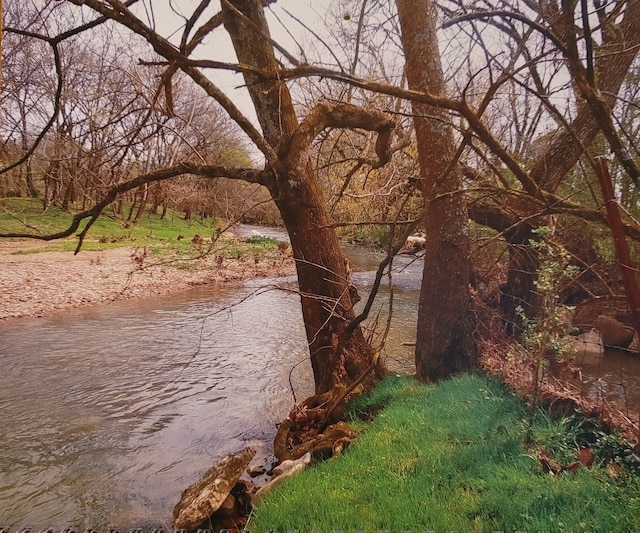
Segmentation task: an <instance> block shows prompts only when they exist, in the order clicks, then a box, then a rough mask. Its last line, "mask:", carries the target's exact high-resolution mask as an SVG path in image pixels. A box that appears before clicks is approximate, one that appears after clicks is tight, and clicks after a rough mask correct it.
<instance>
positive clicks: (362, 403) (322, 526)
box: [246, 374, 640, 532]
mask: <svg viewBox="0 0 640 533" xmlns="http://www.w3.org/2000/svg"><path fill="white" fill-rule="evenodd" d="M392 380H395V381H396V382H397V383H399V384H400V385H399V386H397V385H394V384H393V382H392V384H391V386H388V383H387V384H385V383H384V382H383V383H382V387H381V389H382V390H378V389H374V391H373V392H372V393H371V394H370V395H368V396H366V397H364V398H360V399H358V400H356V402H357V406H356V407H354V408H353V409H352V413H353V412H359V414H360V415H365V416H366V415H367V414H369V412H370V414H372V415H373V416H375V418H374V420H373V422H370V423H367V424H366V425H365V426H364V428H363V430H364V431H363V435H362V436H361V437H360V438H359V439H358V441H356V444H355V445H354V446H355V448H354V453H353V454H351V452H348V453H347V455H345V456H343V457H340V458H337V459H333V460H331V461H327V462H323V463H319V464H317V465H316V466H317V468H312V469H310V470H307V471H306V472H305V473H303V474H302V475H300V476H296V477H295V478H293V479H291V480H288V481H287V483H285V484H282V485H281V486H280V487H278V488H277V489H275V490H274V492H273V493H270V494H268V495H266V496H265V498H264V499H263V500H261V503H260V504H259V505H258V507H257V508H256V509H254V511H253V512H252V515H251V518H250V520H249V523H248V524H247V526H246V531H263V530H265V531H267V530H272V531H291V530H298V531H301V532H302V531H335V530H341V531H358V530H361V531H365V530H366V531H380V530H387V531H396V530H397V531H407V530H414V531H416V530H420V531H422V530H430V531H451V530H456V531H466V530H468V531H492V530H500V531H527V530H534V531H539V530H540V531H561V530H566V529H567V528H568V530H573V531H586V530H590V531H596V530H599V529H603V524H602V520H601V521H600V523H599V524H595V525H594V524H593V523H589V524H586V523H585V524H584V527H582V528H580V527H578V529H576V528H575V525H579V524H573V523H569V522H568V521H565V522H564V524H565V525H564V526H563V525H562V524H563V522H562V521H563V519H565V520H566V514H568V513H565V517H564V518H563V516H562V513H561V512H559V513H557V514H556V516H555V518H552V520H556V521H557V522H556V525H555V526H554V525H553V524H552V523H546V524H537V525H535V527H533V525H532V524H525V523H524V520H523V521H522V522H520V523H514V522H513V521H512V522H511V523H510V524H508V523H505V522H502V523H499V522H500V520H501V518H500V514H499V509H500V506H504V507H505V508H509V506H510V505H511V502H510V501H508V500H509V499H510V498H512V497H515V496H516V494H517V491H516V492H513V491H514V490H515V489H516V488H517V485H518V483H524V482H525V479H526V478H527V476H528V475H529V474H531V473H529V474H525V475H524V476H523V477H521V478H520V477H518V472H514V475H515V476H516V477H515V478H514V479H513V480H511V481H510V480H508V479H506V474H505V475H504V476H502V475H501V474H499V475H497V476H496V479H495V480H494V481H495V482H496V484H497V485H501V484H504V485H505V486H504V487H502V489H504V490H505V493H504V494H503V496H504V498H503V499H502V500H503V501H501V498H494V501H493V505H495V506H496V507H495V508H493V511H492V512H493V513H496V517H495V518H496V519H497V521H496V522H495V523H487V522H486V521H485V522H484V523H482V521H480V522H478V521H475V522H474V521H473V520H470V521H467V522H465V521H464V520H462V521H461V522H456V521H455V520H454V518H455V517H456V516H461V515H462V514H463V512H465V509H464V505H467V504H469V502H468V501H466V502H465V501H462V500H465V499H468V498H464V496H465V495H464V494H460V495H459V496H461V497H462V500H461V499H460V498H454V497H453V496H455V495H453V494H452V495H451V496H452V498H451V500H450V501H451V502H454V501H456V502H458V503H457V504H455V505H453V506H452V507H453V509H447V508H446V507H447V503H446V502H447V500H446V498H445V499H444V500H443V499H442V498H441V499H440V500H438V502H439V503H435V500H437V497H436V495H435V494H433V493H432V492H431V493H429V494H430V495H431V496H430V498H429V499H425V500H424V502H423V503H424V505H422V507H425V506H435V507H436V508H437V510H436V514H437V513H438V512H441V513H444V512H445V511H449V514H448V515H447V516H448V518H445V519H444V521H440V522H428V523H425V522H422V521H421V522H419V523H418V522H416V521H415V517H416V516H424V513H423V515H421V514H420V513H421V512H423V510H422V509H420V507H421V506H420V505H419V500H420V493H421V491H424V489H425V488H428V487H430V486H431V485H430V484H429V483H426V484H425V483H422V484H421V485H420V487H422V488H421V489H420V488H418V486H415V487H413V485H411V483H412V480H414V479H416V478H418V477H419V476H420V475H422V474H421V473H423V472H424V471H425V470H428V469H430V468H431V469H433V470H437V468H438V467H437V465H440V466H439V468H440V469H441V471H440V472H439V473H438V475H440V476H441V477H443V478H444V479H448V480H449V481H450V483H451V484H456V483H458V484H460V486H462V487H466V488H465V489H464V490H465V491H467V492H468V491H470V493H468V494H466V495H467V496H468V497H469V498H471V499H473V498H475V497H478V498H482V497H485V496H486V493H487V492H488V491H489V490H490V489H491V487H490V485H491V483H490V482H489V483H487V482H486V480H485V478H484V477H483V473H484V474H487V472H488V470H487V468H489V467H490V466H491V464H492V463H491V462H490V461H489V460H488V459H486V458H485V459H486V464H483V460H482V458H483V457H484V455H483V454H482V453H479V454H477V456H476V455H474V457H473V458H470V462H469V461H467V460H466V459H464V458H462V459H460V454H462V455H464V454H466V453H468V450H469V449H470V448H469V447H473V446H477V445H480V446H484V441H487V440H488V441H490V443H489V445H490V446H495V447H497V448H501V447H502V446H506V444H504V443H502V440H505V439H506V440H511V441H513V442H512V443H511V444H516V443H517V444H518V445H522V442H524V439H525V435H526V428H523V427H521V425H519V423H518V421H520V422H522V420H526V419H527V418H528V415H527V414H526V409H525V402H524V401H522V398H521V397H519V396H518V395H517V394H515V393H514V392H513V391H512V390H511V389H510V388H509V387H507V386H506V385H505V384H504V382H502V381H500V380H498V379H496V378H495V377H492V376H489V375H486V374H467V375H463V376H457V377H455V378H452V379H451V380H446V381H443V382H439V383H438V384H435V385H424V384H420V383H418V382H417V381H415V380H412V379H411V378H409V377H406V376H405V377H401V376H392ZM465 380H476V381H478V383H480V385H476V386H475V394H470V393H469V390H466V391H464V392H463V393H460V392H457V391H456V390H455V387H456V385H455V384H456V383H460V382H461V381H465ZM442 390H448V391H449V392H447V393H440V392H438V394H440V396H442V395H443V394H444V395H445V396H446V395H448V398H447V402H445V403H448V405H445V408H444V409H443V406H442V405H438V404H437V402H436V401H435V400H434V398H433V396H431V395H432V394H434V391H442ZM424 391H428V395H429V401H428V402H427V401H424V402H422V404H420V405H417V403H419V399H420V398H422V397H423V396H425V392H424ZM478 402H479V403H485V404H487V405H489V406H490V407H491V408H492V407H494V406H500V405H505V406H506V407H505V409H504V410H503V411H502V412H501V416H493V417H489V418H490V419H489V418H487V420H486V422H487V424H488V425H487V427H484V425H483V424H484V422H485V420H483V417H482V416H481V413H480V412H476V410H477V404H478ZM516 403H518V406H517V407H518V408H517V409H516V410H517V411H518V412H517V413H516V414H515V415H514V413H513V412H512V411H514V409H511V408H509V406H511V404H514V405H515V404H516ZM427 406H428V407H427ZM352 407H353V406H352ZM425 407H427V408H426V409H425ZM390 408H393V409H395V410H396V411H398V410H399V409H402V410H406V411H407V412H408V411H410V410H411V411H412V412H411V413H408V414H406V413H405V414H403V415H398V413H394V414H393V415H392V414H391V413H390V412H389V409H390ZM451 409H453V410H454V411H456V412H457V413H458V414H457V415H456V414H455V413H450V412H449V414H448V415H447V414H446V413H445V416H442V417H440V418H439V419H438V416H437V415H434V414H433V413H429V414H428V415H425V414H424V413H422V412H421V411H425V412H426V411H429V410H435V411H436V412H440V411H447V410H451ZM498 410H500V409H498ZM470 412H475V413H476V414H475V415H471V416H469V413H470ZM465 413H467V416H465ZM399 416H403V417H404V418H403V419H401V420H400V421H398V417H399ZM421 416H425V418H429V420H428V421H427V422H423V421H420V420H417V419H418V418H419V417H421ZM543 422H544V423H547V422H548V423H549V424H552V423H553V424H557V426H558V427H561V426H562V424H563V423H564V422H562V421H560V422H551V419H548V420H545V421H543ZM476 425H477V426H478V428H475V426H476ZM470 426H473V428H472V429H473V430H477V431H476V433H474V431H470V430H469V427H470ZM489 426H490V427H489ZM443 428H446V429H445V430H443ZM425 430H427V431H428V434H427V433H424V431H425ZM483 432H484V433H483ZM372 433H375V434H376V435H379V437H377V436H376V435H372ZM458 433H462V434H463V435H462V436H461V435H460V434H458ZM433 434H435V435H440V436H441V437H442V439H444V441H445V443H444V444H443V446H450V445H454V446H457V448H456V451H455V452H454V454H453V455H452V456H451V458H450V459H451V461H453V462H454V463H456V464H457V463H458V462H460V461H462V463H464V464H465V465H466V466H465V467H464V468H463V470H462V473H461V474H460V478H458V477H457V474H452V475H453V477H451V476H448V474H447V473H446V472H444V471H445V470H447V467H446V466H445V465H444V464H443V462H442V458H440V459H437V456H438V453H439V449H436V450H434V449H431V451H429V450H426V451H425V450H422V451H421V452H418V451H417V450H418V449H419V448H420V447H421V445H422V442H423V441H424V440H428V439H429V438H430V435H433ZM428 435H429V436H428ZM375 439H379V440H378V441H376V440H375ZM451 439H453V444H452V441H451ZM372 441H373V442H374V444H373V445H372ZM409 441H410V442H409ZM387 444H388V445H389V446H388V447H387ZM433 445H435V446H436V448H438V445H437V444H432V445H431V446H433ZM545 445H547V444H546V443H544V442H543V441H534V443H533V444H530V445H529V448H528V450H529V451H528V452H526V451H523V452H522V453H518V454H513V459H514V461H515V462H518V461H519V463H518V465H519V466H520V467H524V468H526V469H529V468H530V469H531V470H532V472H533V474H535V475H536V476H539V477H540V478H541V479H542V480H543V481H542V482H543V483H544V484H546V485H545V486H546V489H545V490H544V491H542V492H540V493H539V498H537V497H535V495H533V494H528V491H529V489H531V488H532V486H533V484H532V485H531V486H529V485H527V486H524V485H523V486H522V487H521V488H522V492H523V494H524V495H525V496H524V497H523V498H526V497H529V496H531V498H532V499H533V502H534V503H536V502H537V503H540V502H541V501H542V500H545V499H547V498H548V499H549V500H552V499H553V498H554V495H557V496H558V497H559V498H560V496H561V498H560V499H562V500H564V499H566V500H567V501H569V500H571V501H573V502H574V503H577V502H580V501H581V500H582V492H581V490H582V488H581V485H580V483H584V484H585V485H584V486H585V487H586V489H588V490H587V492H588V491H589V490H591V489H593V487H594V486H596V485H597V484H599V483H603V484H604V486H603V487H602V490H603V491H605V492H603V494H605V495H608V494H609V493H608V492H606V491H608V490H609V489H610V487H609V485H616V480H619V479H618V476H620V473H619V471H618V470H617V469H614V468H609V467H610V464H608V465H605V466H604V467H603V466H602V465H596V464H595V463H594V464H593V467H592V465H591V463H589V461H588V460H587V459H586V458H581V459H578V449H577V446H576V450H575V452H576V457H575V459H576V462H574V463H573V465H570V464H569V463H567V464H563V465H559V466H561V468H560V469H559V470H558V471H557V472H549V471H546V470H545V463H544V461H543V459H544V458H545V452H546V453H548V454H549V455H552V452H550V451H547V450H546V448H545ZM505 449H506V448H505ZM440 451H441V450H440ZM496 452H497V454H498V456H500V454H502V453H503V450H502V449H499V450H496ZM505 453H506V452H505ZM507 455H509V453H507ZM433 457H436V459H433ZM456 457H457V458H456ZM523 458H526V459H523ZM383 459H384V461H385V463H384V468H382V469H380V468H379V466H380V465H381V463H380V461H381V460H383ZM432 459H433V460H434V461H435V463H434V464H433V465H431V467H429V466H428V464H427V463H429V462H430V461H431V460H432ZM520 460H522V461H520ZM551 460H552V461H556V459H555V457H552V459H551ZM581 461H584V463H583V462H581ZM445 462H446V461H445ZM409 463H410V464H409ZM422 463H425V464H422ZM524 463H527V464H524ZM529 463H530V464H529ZM578 463H579V464H578ZM587 463H588V464H587ZM498 466H500V465H498ZM496 468H497V467H496ZM467 469H468V470H469V471H471V472H472V475H471V476H470V478H469V479H466V478H464V476H465V475H466V474H467ZM380 470H384V472H385V474H384V476H383V477H390V478H394V479H395V481H397V483H396V484H393V485H392V484H389V485H388V486H387V485H386V480H385V479H383V478H380V477H379V473H378V474H376V471H380ZM489 470H491V468H489ZM443 472H444V473H443ZM447 472H449V470H447ZM365 473H366V475H365ZM458 473H460V472H459V471H458ZM545 473H546V474H549V475H548V476H545ZM533 474H532V475H533ZM436 477H437V476H436ZM632 482H633V483H635V485H633V487H632V489H633V490H632V491H631V494H630V498H631V501H632V502H635V503H633V505H635V506H636V508H634V509H632V510H631V512H630V514H629V515H627V518H626V520H629V519H632V520H633V519H635V520H636V522H635V523H634V524H633V527H632V528H631V529H629V528H627V529H624V530H632V531H633V530H637V529H638V527H640V518H639V517H640V500H638V499H637V498H635V499H634V498H632V497H631V496H633V495H634V494H637V492H634V491H637V490H638V489H639V488H640V480H638V478H637V477H635V481H632ZM394 483H395V482H394ZM434 483H435V482H434ZM358 484H360V485H358ZM445 485H447V484H445ZM445 485H443V486H442V487H441V489H442V490H444V491H447V490H450V487H447V486H445ZM560 485H562V486H563V487H565V489H562V488H560V489H559V488H558V486H560ZM405 486H408V490H406V491H405V492H402V487H405ZM567 486H571V487H572V490H573V492H571V494H570V495H568V494H567V492H566V488H567ZM367 487H369V490H367ZM412 487H413V488H412ZM474 487H475V488H476V489H477V495H476V496H473V495H472V494H471V493H472V492H476V491H474V490H472V489H473V488H474ZM498 488H500V487H498ZM380 490H381V491H382V492H380ZM612 490H613V491H614V492H615V491H618V488H616V487H614V489H612ZM620 490H624V487H622V488H621V489H620ZM529 492H530V491H529ZM364 494H366V496H363V495H364ZM508 494H510V496H508ZM589 494H591V493H589ZM615 496H616V497H615V498H609V499H607V498H604V499H605V500H606V501H607V503H608V504H609V505H613V506H614V510H615V504H616V503H615V502H617V498H618V497H619V494H618V492H615ZM585 497H586V496H585ZM587 499H588V498H587ZM545 501H546V500H545ZM558 501H560V500H558ZM370 502H374V503H373V504H372V503H370ZM407 502H409V503H407ZM412 502H413V504H414V507H415V509H413V508H412V507H411V505H412ZM612 502H614V503H613V504H612ZM543 503H544V502H543ZM547 503H549V504H550V505H552V506H553V505H555V503H556V502H554V501H548V502H547ZM585 503H586V501H585ZM387 504H388V505H389V506H391V507H390V508H389V509H390V510H391V511H392V512H396V519H397V520H396V521H394V522H393V523H391V522H390V521H388V520H387V521H385V519H384V518H382V517H385V515H384V507H385V505H387ZM427 504H429V505H427ZM472 504H473V502H472ZM589 504H590V505H593V502H589ZM437 505H440V506H442V509H440V508H438V507H437ZM395 507H399V508H400V510H399V511H397V510H396V509H395ZM573 507H574V508H575V509H578V507H579V506H578V505H574V506H573ZM471 508H472V509H473V505H471ZM480 508H481V507H480ZM529 508H530V506H529V505H524V507H523V509H524V510H528V509H529ZM350 509H353V510H355V511H351V510H350ZM625 509H626V510H628V509H627V508H625ZM294 510H295V511H296V512H293V511H294ZM414 510H415V511H416V513H415V514H412V511H414ZM467 510H468V509H467ZM569 510H574V509H572V508H569ZM381 512H382V513H383V514H381ZM429 512H430V511H427V516H432V515H431V514H428V513H429ZM474 512H475V511H474ZM314 513H315V514H314ZM634 513H636V514H634ZM620 514H623V513H622V512H621V513H620ZM587 515H588V512H587ZM365 516H366V517H368V521H366V520H365V518H364V517H365ZM398 516H399V517H398ZM478 516H484V515H482V513H481V512H480V511H479V514H478ZM629 517H631V518H629ZM398 520H399V521H403V520H404V521H403V522H402V523H401V524H399V523H398ZM372 524H373V525H372ZM615 525H619V524H610V526H611V527H609V528H608V529H607V530H608V531H609V530H612V529H611V528H612V527H613V530H619V529H618V528H616V527H614V526H615ZM465 528H466V529H465Z"/></svg>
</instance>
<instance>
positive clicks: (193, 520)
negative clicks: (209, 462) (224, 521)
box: [173, 448, 256, 531]
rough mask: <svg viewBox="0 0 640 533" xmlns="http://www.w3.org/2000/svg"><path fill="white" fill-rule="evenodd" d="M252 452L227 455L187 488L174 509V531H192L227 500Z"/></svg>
mask: <svg viewBox="0 0 640 533" xmlns="http://www.w3.org/2000/svg"><path fill="white" fill-rule="evenodd" d="M255 453H256V452H255V450H253V449H252V448H245V449H244V450H242V451H240V452H237V453H234V454H230V455H228V456H226V457H225V458H224V459H221V460H220V461H218V462H217V463H216V464H214V465H213V466H212V467H211V468H209V470H207V472H206V473H205V474H204V476H202V479H200V481H198V482H197V483H194V484H193V485H191V486H190V487H189V488H187V489H186V490H185V491H184V492H183V493H182V497H181V498H180V501H179V502H178V504H177V505H176V506H175V508H174V509H173V528H174V529H186V530H187V531H192V530H195V529H196V528H197V527H198V526H199V525H200V524H202V522H204V521H205V520H206V519H207V518H209V517H210V516H211V515H212V514H213V513H214V512H216V511H217V510H218V509H219V508H220V507H221V506H222V505H223V504H224V503H225V500H227V497H228V496H229V494H230V493H231V489H233V487H234V486H235V485H236V483H237V482H238V480H239V479H240V476H241V475H242V474H243V472H244V471H245V469H246V468H247V465H248V464H249V462H250V461H251V459H253V456H254V455H255ZM234 503H235V501H234V502H231V505H232V506H233V505H234Z"/></svg>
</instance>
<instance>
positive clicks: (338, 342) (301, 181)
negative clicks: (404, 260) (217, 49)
mask: <svg viewBox="0 0 640 533" xmlns="http://www.w3.org/2000/svg"><path fill="white" fill-rule="evenodd" d="M234 8H235V9H234ZM240 14H241V15H240ZM223 19H224V25H225V28H226V29H227V31H228V32H229V35H230V36H231V40H232V42H233V45H234V48H235V51H236V55H237V56H238V61H239V63H240V64H244V65H248V66H251V67H256V68H258V69H260V70H263V71H267V72H275V71H276V70H277V67H278V65H277V62H276V59H275V56H274V52H273V47H272V45H271V44H270V43H269V41H268V36H269V32H268V27H267V23H266V20H265V17H264V12H263V8H262V4H261V3H260V2H256V1H255V0H230V1H229V2H228V3H227V2H223ZM244 78H245V82H246V84H247V88H248V90H249V94H250V96H251V99H252V102H253V104H254V107H255V109H256V113H257V117H258V121H259V123H260V126H261V127H262V132H263V135H264V138H265V140H266V141H267V142H268V143H269V144H270V145H271V146H272V147H273V149H274V152H275V154H276V155H277V158H276V159H273V160H270V161H267V166H268V167H270V169H271V171H272V172H271V175H270V179H267V180H266V185H267V187H268V189H269V191H270V193H271V196H272V197H273V199H274V201H275V202H276V205H277V206H278V208H279V210H280V213H281V215H282V218H283V221H284V224H285V227H286V228H287V231H288V233H289V237H290V240H291V248H292V251H293V256H294V259H295V261H296V268H297V274H298V285H299V290H300V294H301V304H302V314H303V317H304V323H305V330H306V335H307V341H308V343H309V352H310V357H311V365H312V367H313V374H314V381H315V391H316V394H322V393H325V392H329V391H333V390H338V389H341V388H344V387H346V386H348V385H350V384H351V383H353V382H354V381H356V380H357V379H359V378H361V377H362V375H363V373H364V372H365V371H366V370H367V369H368V368H369V366H370V365H371V364H372V362H373V361H374V357H375V353H374V349H373V347H372V346H371V345H370V343H368V342H367V341H366V339H365V337H364V334H363V332H362V330H361V329H360V328H356V329H355V331H353V332H352V333H351V332H349V331H347V326H348V324H349V322H350V321H351V320H352V319H353V318H354V312H353V309H352V307H353V302H352V301H351V295H350V290H349V289H350V283H349V279H348V275H347V261H346V258H345V257H344V255H343V253H342V251H341V249H340V246H339V241H338V238H337V236H336V234H335V231H334V230H333V228H332V227H331V219H330V216H329V213H328V210H327V206H326V203H325V201H324V197H323V194H322V191H321V189H320V186H319V184H318V181H317V177H316V175H315V173H314V172H313V170H312V168H311V164H310V159H309V154H308V152H307V149H308V146H309V144H310V141H311V140H313V139H312V137H313V135H312V134H313V132H314V131H315V130H314V128H313V126H314V123H313V121H310V122H307V123H306V124H303V125H302V126H305V125H306V126H309V128H306V129H305V128H304V127H301V125H299V124H298V120H297V118H296V115H295V110H294V107H293V104H292V102H291V96H290V93H289V90H288V88H287V86H286V84H285V83H284V82H283V81H280V80H277V79H273V80H264V79H259V78H258V77H257V76H255V75H253V74H251V73H245V74H244ZM318 133H319V131H318ZM297 140H298V141H300V146H299V147H298V146H294V148H292V144H294V145H295V141H297ZM306 141H309V144H306ZM373 370H374V371H372V372H370V374H369V375H368V376H366V377H365V379H364V386H365V388H367V387H370V386H371V385H372V384H373V383H375V381H377V379H379V377H380V376H381V375H382V374H383V373H384V366H383V365H382V363H381V362H379V363H376V364H375V369H373Z"/></svg>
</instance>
